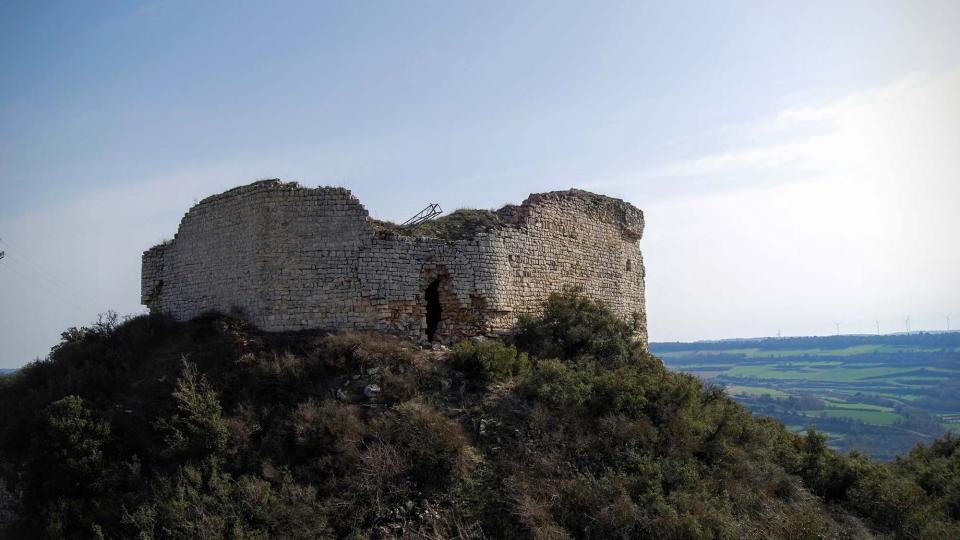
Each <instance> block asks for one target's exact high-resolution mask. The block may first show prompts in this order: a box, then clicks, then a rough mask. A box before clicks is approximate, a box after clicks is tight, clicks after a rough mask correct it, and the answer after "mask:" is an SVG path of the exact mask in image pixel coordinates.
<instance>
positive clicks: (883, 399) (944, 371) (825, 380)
mask: <svg viewBox="0 0 960 540" xmlns="http://www.w3.org/2000/svg"><path fill="white" fill-rule="evenodd" d="M650 350H651V351H652V352H653V353H654V354H656V355H657V356H659V357H660V358H662V359H663V361H664V362H665V363H666V364H667V365H668V366H669V367H670V368H672V369H675V370H678V371H684V372H687V373H691V374H693V375H696V376H697V377H700V378H701V379H704V380H705V381H707V382H709V383H711V384H715V385H717V386H723V387H724V388H726V391H727V393H728V394H730V395H731V396H733V397H734V398H736V399H737V400H738V401H740V402H741V403H744V404H745V405H746V406H747V407H749V408H750V409H751V410H752V411H753V412H754V413H756V414H760V415H767V416H773V417H776V418H778V419H780V420H781V421H782V422H783V423H784V424H787V425H788V427H790V428H791V429H793V430H795V431H802V430H805V429H808V428H809V427H811V426H814V427H816V428H817V429H819V430H821V431H824V432H827V434H828V435H829V436H830V444H831V445H832V446H834V447H836V448H838V449H841V450H851V449H857V450H861V451H865V452H867V453H869V454H871V455H872V456H874V457H878V458H887V459H889V458H892V457H893V456H894V455H896V454H899V453H903V452H905V451H908V450H909V449H910V448H912V447H913V446H914V445H915V444H916V443H917V442H926V441H930V440H933V439H934V438H936V437H937V436H939V435H940V434H942V433H943V432H944V431H958V432H960V332H951V333H936V334H929V333H916V334H902V335H889V336H830V337H808V338H783V339H780V338H766V339H750V340H724V341H709V342H695V343H651V344H650Z"/></svg>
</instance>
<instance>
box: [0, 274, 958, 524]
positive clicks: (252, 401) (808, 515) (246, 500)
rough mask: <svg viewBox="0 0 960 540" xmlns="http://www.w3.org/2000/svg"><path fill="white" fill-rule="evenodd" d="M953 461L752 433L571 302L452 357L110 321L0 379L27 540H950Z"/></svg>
mask: <svg viewBox="0 0 960 540" xmlns="http://www.w3.org/2000/svg"><path fill="white" fill-rule="evenodd" d="M958 462H960V452H958V442H957V440H956V439H953V438H950V437H947V438H944V439H941V440H939V441H937V442H936V443H934V444H933V445H932V446H930V447H922V448H918V449H917V450H915V451H914V452H913V453H912V454H911V455H910V456H908V457H906V458H904V459H902V460H899V461H897V462H896V463H893V464H883V463H877V462H871V461H870V460H868V459H867V458H865V457H864V456H861V455H856V454H854V455H847V456H845V455H841V454H839V453H837V452H835V451H833V450H830V449H829V448H827V446H826V439H825V437H824V436H823V435H822V434H820V433H818V432H816V431H811V432H809V433H808V434H806V435H805V436H800V435H796V434H793V433H791V432H789V431H788V430H787V429H785V428H784V426H783V425H781V424H780V423H778V422H776V421H774V420H771V419H758V418H755V417H753V416H752V415H751V414H750V413H749V412H748V411H747V410H746V409H745V408H744V407H743V406H741V405H739V404H737V403H736V402H734V401H733V400H731V399H730V398H728V397H727V396H726V395H725V394H724V392H723V391H722V390H720V389H718V388H716V387H711V386H707V385H704V384H703V383H701V382H700V381H699V380H698V379H696V378H695V377H693V376H690V375H686V374H682V373H674V372H671V371H670V370H668V369H666V368H665V367H664V365H663V364H662V362H661V361H660V360H659V359H657V358H656V357H654V356H651V355H650V354H649V353H647V352H646V351H645V350H644V348H643V347H642V346H640V345H639V344H638V343H636V342H635V341H634V329H633V328H631V327H630V326H629V325H628V324H627V323H625V322H624V321H623V320H622V319H620V318H619V317H618V316H616V315H615V314H614V313H612V312H610V311H609V310H607V309H606V308H604V307H603V306H601V305H598V304H595V303H593V302H591V301H590V300H587V299H586V298H585V297H582V296H580V295H578V294H576V293H570V294H567V295H554V296H551V297H550V299H549V300H548V302H547V304H546V306H545V310H544V314H543V316H542V317H537V318H523V319H521V320H520V322H519V323H518V326H517V328H516V330H515V333H514V334H513V337H512V338H510V339H509V340H508V341H505V342H501V341H497V340H490V339H486V340H484V339H474V340H470V341H464V342H461V343H460V344H458V345H456V346H455V347H452V348H450V349H446V348H444V347H441V346H437V347H436V348H432V347H431V348H426V349H425V348H421V347H420V346H417V345H415V344H414V343H413V342H412V341H409V340H405V339H401V338H398V337H391V336H386V335H381V334H349V333H348V334H338V335H326V334H321V333H317V332H299V333H269V332H263V331H260V330H257V329H256V328H253V327H250V326H248V325H247V324H246V323H244V322H242V321H241V320H238V319H234V318H230V317H226V316H222V315H215V314H211V315H205V316H202V317H200V318H197V319H194V320H192V321H187V322H177V321H174V320H172V319H170V318H166V317H162V316H159V315H154V316H141V317H136V318H133V319H130V320H128V321H124V322H118V321H116V320H114V319H111V318H107V319H104V320H102V321H101V322H100V323H98V324H96V325H93V326H92V327H89V328H73V329H70V330H68V331H67V332H65V333H64V334H63V338H62V341H61V342H60V343H59V344H58V345H57V346H56V347H54V349H53V350H52V352H51V354H50V357H49V358H48V359H47V360H44V361H40V362H35V363H33V364H30V365H28V366H26V367H25V368H23V369H22V370H20V371H19V372H18V373H16V374H14V375H13V376H10V377H4V378H3V379H0V467H2V472H3V479H4V482H5V484H6V490H5V491H3V492H0V520H6V523H4V525H6V526H7V527H8V528H7V530H6V534H7V535H9V536H11V537H17V538H33V537H46V538H185V537H188V538H238V539H239V538H353V539H361V538H371V539H372V538H477V539H480V538H542V539H547V538H677V539H679V538H758V539H759V538H771V537H773V538H796V539H801V538H802V539H806V538H810V539H813V538H872V537H882V538H949V537H957V536H958V534H960V525H958V522H957V521H956V520H957V518H958V517H960V474H958V472H960V471H957V463H958Z"/></svg>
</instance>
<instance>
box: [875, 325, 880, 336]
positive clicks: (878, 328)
mask: <svg viewBox="0 0 960 540" xmlns="http://www.w3.org/2000/svg"><path fill="white" fill-rule="evenodd" d="M874 322H876V323H877V335H878V336H879V335H880V321H874Z"/></svg>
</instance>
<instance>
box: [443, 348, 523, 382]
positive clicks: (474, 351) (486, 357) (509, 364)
mask: <svg viewBox="0 0 960 540" xmlns="http://www.w3.org/2000/svg"><path fill="white" fill-rule="evenodd" d="M450 360H451V363H452V365H453V367H454V368H455V369H458V370H460V371H464V372H466V373H467V374H469V375H471V376H473V377H475V378H478V379H481V380H484V381H486V380H499V379H507V378H510V377H514V376H523V375H526V374H527V373H529V372H530V357H529V356H527V353H518V352H517V348H516V347H513V346H507V345H504V344H503V343H501V342H499V341H494V340H484V341H479V342H477V343H474V342H472V341H461V342H460V343H459V344H457V346H456V347H454V348H453V354H452V355H451V357H450Z"/></svg>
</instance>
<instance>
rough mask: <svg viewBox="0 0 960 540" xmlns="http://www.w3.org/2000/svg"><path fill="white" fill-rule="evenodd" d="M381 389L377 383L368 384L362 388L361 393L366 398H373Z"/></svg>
mask: <svg viewBox="0 0 960 540" xmlns="http://www.w3.org/2000/svg"><path fill="white" fill-rule="evenodd" d="M380 392H381V389H380V385H379V384H368V385H367V386H365V387H364V388H363V395H365V396H367V397H368V398H375V397H377V396H379V395H380Z"/></svg>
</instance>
